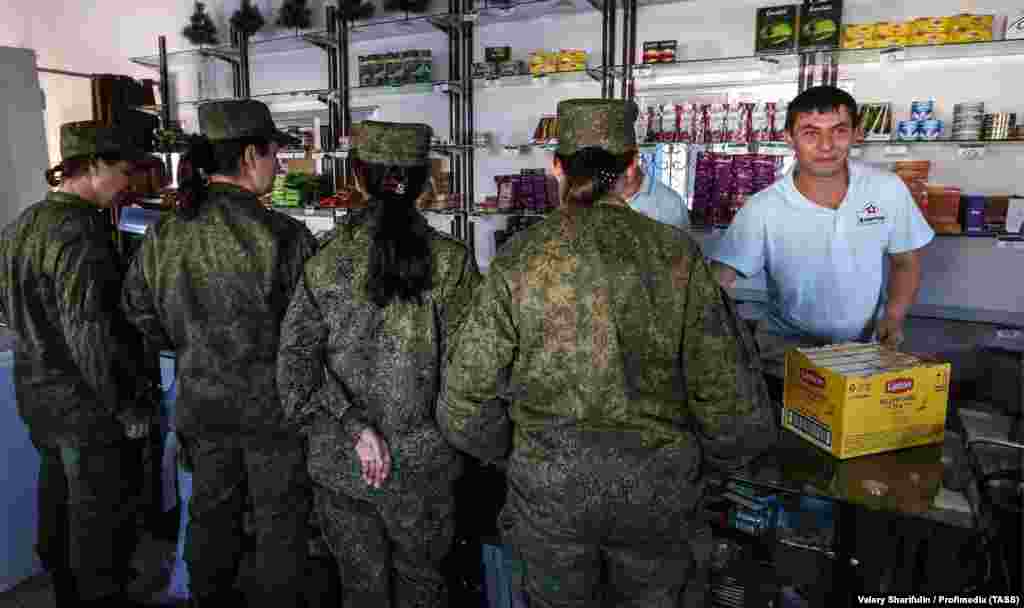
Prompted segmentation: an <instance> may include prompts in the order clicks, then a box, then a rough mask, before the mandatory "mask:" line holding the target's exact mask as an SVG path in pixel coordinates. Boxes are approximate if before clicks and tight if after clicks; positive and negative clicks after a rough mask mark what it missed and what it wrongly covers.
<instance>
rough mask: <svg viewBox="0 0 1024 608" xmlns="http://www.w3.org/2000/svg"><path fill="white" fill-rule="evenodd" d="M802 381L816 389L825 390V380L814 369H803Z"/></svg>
mask: <svg viewBox="0 0 1024 608" xmlns="http://www.w3.org/2000/svg"><path fill="white" fill-rule="evenodd" d="M800 380H801V381H802V382H803V383H804V384H807V385H810V386H813V387H814V388H825V378H824V377H822V376H821V374H819V373H818V372H816V371H814V370H813V369H806V368H805V369H801V370H800Z"/></svg>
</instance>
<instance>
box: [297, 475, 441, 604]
mask: <svg viewBox="0 0 1024 608" xmlns="http://www.w3.org/2000/svg"><path fill="white" fill-rule="evenodd" d="M449 490H450V488H449V487H448V485H447V484H437V485H435V486H434V487H432V488H424V491H419V492H405V493H390V494H388V495H387V496H386V497H385V498H383V499H382V500H380V501H378V502H377V503H376V504H374V503H368V502H364V501H362V500H358V499H355V498H352V497H350V496H347V495H345V494H342V493H338V492H334V491H332V490H329V489H327V488H325V487H323V486H317V487H316V490H315V495H316V506H317V510H318V511H319V512H320V514H321V521H322V522H323V533H324V539H325V540H326V541H327V545H328V546H329V547H330V549H331V553H333V554H334V557H335V559H336V561H337V564H338V569H339V574H340V577H339V578H340V579H341V586H342V604H343V605H344V606H346V607H349V606H350V607H352V608H448V606H449V605H450V604H449V601H448V589H447V588H446V585H445V580H444V576H443V574H442V570H441V563H442V560H444V558H445V556H446V555H448V552H449V551H450V550H451V547H452V540H453V538H454V536H455V500H454V498H453V496H452V493H451V492H450V491H449Z"/></svg>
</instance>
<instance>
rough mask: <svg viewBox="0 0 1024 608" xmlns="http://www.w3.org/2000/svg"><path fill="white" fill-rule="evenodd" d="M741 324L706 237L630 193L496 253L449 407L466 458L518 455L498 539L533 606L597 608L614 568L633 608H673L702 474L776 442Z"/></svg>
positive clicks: (458, 356)
mask: <svg viewBox="0 0 1024 608" xmlns="http://www.w3.org/2000/svg"><path fill="white" fill-rule="evenodd" d="M742 331H744V330H743V326H742V324H738V322H737V320H736V319H735V317H734V313H733V312H732V311H731V309H730V308H728V306H727V305H726V300H725V299H724V294H723V293H722V291H721V289H720V288H719V287H718V285H717V283H716V282H715V280H714V278H713V276H712V274H711V271H710V269H709V266H708V264H707V263H706V261H705V260H704V258H703V256H702V255H701V252H700V250H699V248H698V246H697V245H696V243H694V242H693V241H692V240H691V239H690V238H689V237H688V236H686V234H685V233H684V232H682V231H680V230H678V229H676V228H674V227H672V226H668V225H665V224H660V223H658V222H656V221H654V220H652V219H650V218H647V217H645V216H643V215H641V214H640V213H638V212H636V211H634V210H632V209H630V208H629V207H628V205H627V204H626V203H625V202H624V201H623V200H621V199H620V198H617V197H609V198H607V199H605V200H602V201H600V202H599V203H598V204H597V205H595V206H594V207H593V208H589V209H577V210H564V209H563V210H559V211H557V212H555V213H554V214H552V215H551V216H549V217H548V218H547V219H546V220H545V221H543V222H541V223H539V224H536V225H535V226H532V227H531V228H529V229H528V230H526V231H524V232H522V233H520V234H519V235H517V236H516V237H514V238H513V240H511V241H510V242H509V243H507V244H506V245H505V246H504V248H503V249H502V251H501V252H499V255H498V256H497V257H496V258H495V259H494V260H493V261H492V263H491V268H490V270H489V272H488V275H487V277H486V278H485V280H484V282H483V283H482V284H481V286H480V287H479V288H478V289H477V292H476V295H475V298H474V301H473V304H472V306H471V310H470V312H469V314H468V315H467V318H466V321H465V322H464V323H463V325H462V327H461V328H460V329H459V331H458V333H457V334H456V335H455V337H454V338H453V342H452V346H451V349H450V351H449V355H448V358H449V362H448V367H447V375H446V379H445V382H444V386H443V388H442V391H441V396H440V398H439V399H438V413H437V415H438V421H439V424H440V426H441V428H442V430H443V431H444V432H445V434H446V436H447V437H448V439H449V440H450V441H451V442H452V443H453V444H454V445H455V446H456V447H458V448H459V449H460V450H463V451H466V452H468V453H470V454H472V455H474V456H476V457H478V458H480V459H482V460H484V461H485V462H500V461H504V460H506V459H507V460H508V475H509V496H508V500H507V503H506V507H505V510H504V511H503V514H502V520H503V535H504V537H505V538H506V539H507V540H508V542H509V543H510V544H511V545H512V546H513V547H514V548H515V549H516V551H517V552H518V553H519V554H520V556H521V559H522V560H523V567H524V568H525V569H526V576H525V579H524V584H525V589H526V592H527V595H528V596H529V597H530V599H531V601H534V602H537V605H541V606H556V605H557V606H591V605H596V604H594V603H593V602H591V601H590V593H591V592H592V589H593V587H594V586H595V584H596V581H597V580H598V578H597V576H598V574H597V573H599V572H600V568H601V564H602V561H603V562H604V567H605V568H606V569H608V570H609V571H611V572H615V574H613V575H612V579H611V581H610V582H611V584H612V588H611V590H610V591H609V593H613V594H618V595H619V596H620V597H632V598H638V599H634V600H631V601H632V603H626V604H623V605H636V606H673V605H675V604H673V603H671V602H672V601H673V600H672V598H673V594H675V593H676V592H677V591H678V590H679V587H680V585H681V584H682V581H685V579H686V573H685V572H684V571H683V566H686V565H687V564H690V563H691V562H692V555H691V552H690V550H689V548H688V547H686V542H685V541H686V539H687V535H688V532H687V530H689V529H690V528H689V522H690V520H691V519H692V516H693V510H694V505H695V502H696V500H697V497H698V496H699V494H700V481H699V478H698V475H699V472H700V471H701V469H702V466H703V464H704V463H705V462H710V463H714V464H720V463H724V462H728V461H729V459H730V458H736V459H739V458H742V457H743V455H745V454H748V453H756V451H758V450H760V449H763V448H764V447H765V446H766V445H767V444H769V443H770V442H771V441H773V439H774V436H773V434H772V432H771V431H772V429H773V428H774V425H773V422H774V421H773V418H772V408H771V404H770V402H768V401H767V399H766V398H765V395H764V393H763V392H761V391H759V390H755V387H756V386H759V383H760V384H763V381H761V380H760V378H759V375H758V373H759V372H758V371H756V370H755V369H754V367H756V366H751V365H750V362H749V360H748V358H747V354H746V350H745V347H744V340H745V339H746V338H748V337H749V336H744V335H742V333H741V332H742ZM755 376H757V378H758V380H757V381H753V380H752V378H754V377H755ZM665 522H668V523H665ZM603 542H607V543H609V544H614V547H615V548H614V551H612V550H609V549H608V547H606V546H604V545H602V544H601V543H603ZM652 545H653V547H652ZM660 559H664V560H665V563H669V564H674V565H673V566H672V568H675V567H677V566H678V567H679V568H680V570H678V571H676V570H672V569H669V570H670V574H671V576H667V575H666V574H668V573H667V572H666V570H665V568H664V565H663V564H661V563H660V562H659V560H660ZM615 577H619V579H618V582H616V580H615ZM672 577H676V578H675V579H673V578H672Z"/></svg>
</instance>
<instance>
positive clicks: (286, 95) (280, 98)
mask: <svg viewBox="0 0 1024 608" xmlns="http://www.w3.org/2000/svg"><path fill="white" fill-rule="evenodd" d="M332 93H335V92H333V91H331V90H330V89H306V90H300V91H271V92H267V93H255V94H253V95H250V96H249V97H250V98H252V99H259V100H260V101H263V102H265V103H267V104H268V105H270V104H273V103H283V102H288V101H292V100H295V99H305V100H317V101H321V99H320V98H321V97H327V96H328V95H331V94H332ZM231 99H235V98H234V97H211V98H209V99H186V100H184V101H179V102H177V105H179V106H195V105H199V104H203V103H208V102H211V101H227V100H231Z"/></svg>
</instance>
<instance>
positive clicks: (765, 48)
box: [754, 4, 797, 54]
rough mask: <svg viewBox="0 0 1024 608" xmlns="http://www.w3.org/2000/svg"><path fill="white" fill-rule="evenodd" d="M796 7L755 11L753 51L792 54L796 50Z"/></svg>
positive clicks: (774, 7) (773, 7)
mask: <svg viewBox="0 0 1024 608" xmlns="http://www.w3.org/2000/svg"><path fill="white" fill-rule="evenodd" d="M796 19H797V7H796V5H795V4H793V5H788V6H770V7H766V8H759V9H757V22H756V34H755V36H756V37H755V39H754V50H755V52H756V53H757V54H761V53H792V52H793V51H795V50H796V39H797V35H796V34H797V32H796Z"/></svg>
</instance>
